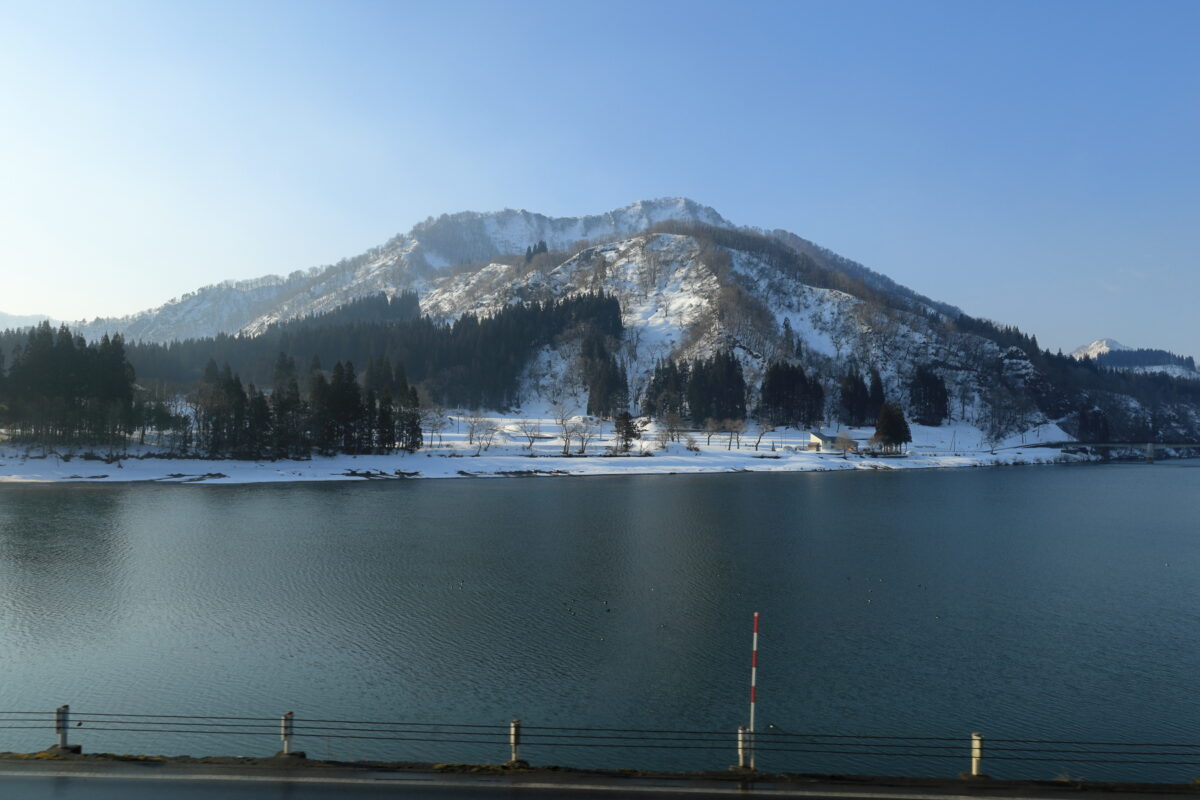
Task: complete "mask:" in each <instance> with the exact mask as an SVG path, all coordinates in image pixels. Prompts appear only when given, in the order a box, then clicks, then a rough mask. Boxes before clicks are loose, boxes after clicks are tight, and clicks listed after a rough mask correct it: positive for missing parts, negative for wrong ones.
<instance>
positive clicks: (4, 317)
mask: <svg viewBox="0 0 1200 800" xmlns="http://www.w3.org/2000/svg"><path fill="white" fill-rule="evenodd" d="M47 319H48V320H50V321H51V322H54V320H53V319H52V318H51V317H48V316H46V315H45V314H5V313H4V312H3V311H0V330H3V329H5V328H27V327H29V326H30V325H37V324H38V323H39V322H41V321H42V320H47Z"/></svg>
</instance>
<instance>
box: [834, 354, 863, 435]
mask: <svg viewBox="0 0 1200 800" xmlns="http://www.w3.org/2000/svg"><path fill="white" fill-rule="evenodd" d="M838 388H839V389H840V390H841V396H840V403H839V412H840V414H839V419H840V420H841V422H842V424H843V425H849V426H851V427H855V428H857V427H861V426H863V425H866V424H867V420H868V419H869V417H867V408H868V406H869V403H870V393H869V392H868V390H867V384H866V382H865V381H863V379H862V375H861V374H860V373H859V371H858V370H857V369H855V368H854V367H851V368H850V369H849V370H848V371H847V372H846V374H845V375H844V376H842V380H841V383H840V384H839V386H838Z"/></svg>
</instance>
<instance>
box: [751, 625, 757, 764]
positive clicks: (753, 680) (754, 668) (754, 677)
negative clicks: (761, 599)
mask: <svg viewBox="0 0 1200 800" xmlns="http://www.w3.org/2000/svg"><path fill="white" fill-rule="evenodd" d="M757 701H758V612H757V611H755V612H754V640H753V645H752V647H751V652H750V769H754V706H755V703H756V702H757Z"/></svg>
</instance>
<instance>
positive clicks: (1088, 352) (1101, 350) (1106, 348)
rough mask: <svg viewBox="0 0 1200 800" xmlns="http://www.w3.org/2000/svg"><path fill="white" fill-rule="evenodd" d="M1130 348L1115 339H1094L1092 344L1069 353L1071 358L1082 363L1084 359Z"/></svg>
mask: <svg viewBox="0 0 1200 800" xmlns="http://www.w3.org/2000/svg"><path fill="white" fill-rule="evenodd" d="M1132 349H1133V348H1131V347H1126V346H1125V345H1123V344H1121V343H1120V342H1118V341H1117V340H1116V339H1096V340H1095V341H1094V342H1091V343H1089V344H1085V345H1084V346H1083V347H1077V348H1075V350H1073V351H1072V352H1071V358H1074V359H1076V360H1079V361H1082V360H1083V359H1085V358H1096V357H1097V356H1102V355H1104V354H1105V353H1111V352H1112V351H1113V350H1132Z"/></svg>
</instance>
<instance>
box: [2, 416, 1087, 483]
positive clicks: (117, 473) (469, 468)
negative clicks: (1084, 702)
mask: <svg viewBox="0 0 1200 800" xmlns="http://www.w3.org/2000/svg"><path fill="white" fill-rule="evenodd" d="M496 422H497V425H498V426H499V427H500V428H501V431H502V433H501V435H500V436H499V437H497V439H496V443H494V444H492V445H491V446H490V447H488V449H486V450H483V449H482V448H480V447H479V446H478V445H477V444H470V443H468V441H467V436H466V434H464V433H463V432H462V431H461V430H458V431H451V432H447V433H445V434H444V435H443V436H442V437H440V441H436V442H435V443H434V446H432V447H429V448H427V449H424V450H420V451H418V452H416V453H392V454H389V455H357V456H355V455H336V456H314V457H312V458H311V459H308V460H303V461H292V460H278V461H271V460H257V461H249V460H248V461H242V460H234V459H205V458H186V457H167V456H164V455H162V454H160V453H156V452H155V450H154V448H151V447H146V448H142V450H141V451H140V452H136V453H131V454H130V455H128V456H125V457H122V458H120V459H117V460H113V461H111V462H106V461H105V460H96V459H95V458H94V457H92V458H84V457H82V456H81V455H79V454H62V453H56V452H54V451H47V450H45V449H42V448H38V447H35V446H30V447H19V446H16V445H13V444H11V443H4V444H0V483H8V484H30V483H41V484H45V483H71V484H81V483H82V484H96V483H183V484H201V485H212V484H253V483H285V482H323V481H347V480H359V481H361V480H380V479H386V480H400V479H418V478H503V477H553V476H563V477H565V476H573V477H581V476H589V475H678V474H708V473H750V472H761V473H766V472H775V473H778V472H833V471H843V470H869V471H876V470H896V469H935V468H941V469H946V468H962V467H985V466H1002V465H1023V464H1062V463H1079V462H1087V461H1093V460H1095V459H1094V458H1093V457H1091V456H1087V455H1083V454H1075V453H1067V452H1064V451H1063V450H1061V449H1058V448H1055V447H1033V446H1032V445H1035V444H1038V443H1041V442H1061V441H1064V440H1066V439H1068V438H1069V437H1067V436H1066V435H1065V434H1064V433H1063V432H1062V431H1061V430H1060V429H1059V428H1057V427H1056V426H1043V427H1042V428H1040V429H1036V430H1031V431H1027V432H1025V433H1024V434H1017V435H1014V436H1013V437H1010V438H1009V439H1007V440H1005V441H1003V442H1000V443H997V446H996V448H995V450H994V452H993V451H992V450H991V449H990V448H979V447H962V446H960V443H969V444H971V445H976V443H979V444H982V442H981V441H980V433H979V431H978V429H976V428H974V427H971V426H969V425H952V426H942V427H936V428H930V427H922V426H918V425H914V426H913V443H912V446H911V447H910V448H909V451H908V454H907V455H906V456H904V457H902V458H886V457H880V458H874V457H870V456H866V455H859V454H855V453H850V454H849V455H848V456H845V457H844V456H843V454H842V453H841V452H840V451H837V452H829V451H825V452H815V451H812V450H809V449H808V442H809V434H808V432H807V431H796V430H790V429H789V430H784V431H770V432H768V433H765V434H763V436H762V439H761V441H760V442H759V445H758V448H757V450H756V449H755V448H754V442H755V439H757V438H758V434H757V432H756V433H754V434H750V433H747V434H743V435H742V436H741V444H740V447H739V446H737V442H736V440H734V441H730V440H729V436H728V435H727V434H725V433H721V434H716V435H714V436H713V437H711V438H712V441H711V443H709V442H708V441H707V437H706V436H705V434H703V433H697V432H692V433H691V437H692V438H693V440H694V447H695V449H691V450H689V449H688V448H687V447H686V446H685V445H684V444H683V443H679V442H673V443H670V444H668V445H667V446H666V448H665V449H664V448H662V447H661V445H660V444H659V443H658V442H655V441H653V440H652V439H649V438H643V439H641V440H638V441H636V442H635V443H634V449H633V451H632V452H630V453H627V454H625V453H622V454H615V453H613V452H612V450H611V447H612V437H611V430H604V431H602V432H601V434H602V435H601V438H600V439H598V444H597V445H593V446H592V448H591V449H590V451H589V452H588V453H587V454H586V455H578V454H574V453H573V454H571V455H568V456H564V455H562V440H561V439H560V438H558V437H557V436H556V435H554V433H553V430H554V426H553V424H551V423H548V422H544V423H543V428H544V429H545V430H546V431H547V432H546V433H545V434H542V435H541V436H540V437H539V438H537V439H535V441H534V442H533V443H532V444H530V443H529V442H528V441H527V440H526V439H524V438H523V437H522V436H520V434H519V431H518V430H517V426H516V421H515V420H513V419H512V418H502V417H497V418H496ZM848 432H849V433H850V434H852V435H853V436H855V437H857V438H859V439H860V440H865V439H866V438H867V437H869V436H870V434H871V432H872V431H871V430H869V429H852V430H849V431H848ZM604 434H608V435H604ZM477 452H478V455H476V453H477Z"/></svg>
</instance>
